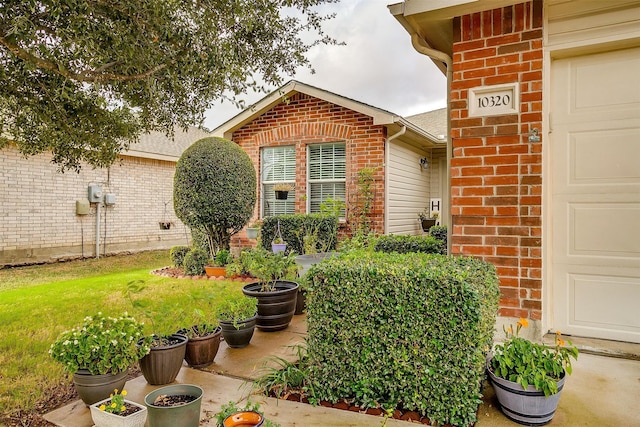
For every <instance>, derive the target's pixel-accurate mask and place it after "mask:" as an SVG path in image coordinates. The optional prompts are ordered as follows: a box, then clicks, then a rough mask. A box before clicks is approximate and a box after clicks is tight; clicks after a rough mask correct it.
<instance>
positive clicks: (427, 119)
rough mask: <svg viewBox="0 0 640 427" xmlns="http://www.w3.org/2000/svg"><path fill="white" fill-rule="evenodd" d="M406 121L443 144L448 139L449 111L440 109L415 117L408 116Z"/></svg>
mask: <svg viewBox="0 0 640 427" xmlns="http://www.w3.org/2000/svg"><path fill="white" fill-rule="evenodd" d="M406 119H407V120H408V121H410V122H411V123H413V124H415V125H416V126H419V127H421V128H422V129H424V130H426V131H427V132H429V133H430V134H431V135H434V136H436V137H437V138H438V139H440V140H442V141H443V142H444V141H445V140H446V138H447V109H446V108H440V109H438V110H433V111H427V112H424V113H420V114H415V115H413V116H407V117H406Z"/></svg>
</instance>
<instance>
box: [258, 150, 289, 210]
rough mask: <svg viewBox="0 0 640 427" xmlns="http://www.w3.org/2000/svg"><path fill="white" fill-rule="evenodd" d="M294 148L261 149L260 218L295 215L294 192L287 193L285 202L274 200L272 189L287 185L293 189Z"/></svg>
mask: <svg viewBox="0 0 640 427" xmlns="http://www.w3.org/2000/svg"><path fill="white" fill-rule="evenodd" d="M295 182H296V148H295V146H293V145H291V146H289V145H288V146H285V147H271V148H263V149H262V170H261V183H262V217H266V216H273V215H283V214H293V213H295V200H296V197H295V196H296V192H295V189H294V190H293V191H289V195H288V197H287V200H276V196H275V191H274V189H273V187H274V186H275V185H276V184H279V183H288V184H291V186H292V187H295Z"/></svg>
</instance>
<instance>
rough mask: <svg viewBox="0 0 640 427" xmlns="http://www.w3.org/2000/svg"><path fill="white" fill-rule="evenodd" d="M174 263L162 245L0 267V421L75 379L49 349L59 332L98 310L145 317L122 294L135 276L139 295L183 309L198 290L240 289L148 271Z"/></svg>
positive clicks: (233, 284) (238, 285)
mask: <svg viewBox="0 0 640 427" xmlns="http://www.w3.org/2000/svg"><path fill="white" fill-rule="evenodd" d="M169 264H170V262H169V256H168V251H160V252H145V253H142V254H137V255H126V256H117V257H106V258H101V259H98V260H96V259H91V260H85V261H71V262H66V263H58V264H48V265H40V266H30V267H20V268H13V269H3V270H0V325H1V328H0V419H2V418H3V417H4V416H6V415H8V414H9V413H10V412H13V411H17V410H19V409H22V410H26V411H30V410H31V409H33V408H34V406H35V403H36V402H37V401H38V400H39V399H40V398H42V396H43V393H44V392H46V390H47V389H48V388H51V387H54V386H55V385H56V384H59V383H60V382H61V381H65V380H67V379H68V378H69V376H68V375H67V374H66V373H65V372H64V371H63V370H62V367H61V366H60V365H59V364H57V363H56V362H54V361H53V360H52V359H51V358H50V357H49V354H48V350H49V346H50V345H51V343H52V342H53V341H54V340H55V339H56V338H57V336H58V335H59V334H60V333H61V332H63V331H64V330H67V329H69V328H71V327H74V326H76V325H78V324H80V323H81V321H82V319H83V318H84V317H85V316H88V315H92V314H95V313H96V312H98V311H102V312H103V313H105V314H107V315H114V316H116V315H120V314H122V313H123V312H125V311H128V312H129V313H130V314H133V315H134V316H135V317H136V318H138V319H139V320H142V321H144V320H145V319H144V318H143V317H142V316H141V315H140V314H139V313H137V312H136V311H135V310H134V309H133V308H132V306H131V303H130V302H129V301H128V300H127V298H126V297H125V295H124V294H123V291H125V290H126V288H127V284H128V283H129V282H132V281H135V280H142V281H144V282H145V284H146V286H147V288H146V289H145V291H144V292H143V294H141V295H140V296H141V297H144V298H146V299H149V300H151V301H152V302H153V304H158V305H159V304H160V303H163V304H172V305H173V306H174V307H176V308H177V309H180V308H183V309H185V310H190V309H191V306H192V305H193V300H192V299H191V298H190V297H189V294H190V293H191V292H192V291H196V292H197V291H200V290H213V291H214V295H216V296H218V295H219V294H220V292H219V291H221V290H222V289H225V288H232V289H233V290H234V291H235V290H237V292H240V289H241V287H242V284H241V283H239V282H231V281H225V282H218V281H215V282H213V281H207V280H189V279H170V278H163V277H159V276H154V275H151V274H149V271H150V270H152V269H155V268H159V267H163V266H166V265H169ZM145 326H146V327H149V323H146V325H145ZM178 326H181V325H176V329H177V328H178Z"/></svg>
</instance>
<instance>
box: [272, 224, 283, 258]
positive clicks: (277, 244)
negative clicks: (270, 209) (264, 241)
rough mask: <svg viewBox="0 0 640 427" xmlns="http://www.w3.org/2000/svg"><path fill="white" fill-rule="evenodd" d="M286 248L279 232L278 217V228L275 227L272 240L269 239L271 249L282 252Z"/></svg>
mask: <svg viewBox="0 0 640 427" xmlns="http://www.w3.org/2000/svg"><path fill="white" fill-rule="evenodd" d="M286 250H287V242H285V241H284V239H283V238H282V233H281V232H280V219H278V228H277V229H276V234H275V235H274V236H273V240H272V241H271V251H272V252H284V251H286Z"/></svg>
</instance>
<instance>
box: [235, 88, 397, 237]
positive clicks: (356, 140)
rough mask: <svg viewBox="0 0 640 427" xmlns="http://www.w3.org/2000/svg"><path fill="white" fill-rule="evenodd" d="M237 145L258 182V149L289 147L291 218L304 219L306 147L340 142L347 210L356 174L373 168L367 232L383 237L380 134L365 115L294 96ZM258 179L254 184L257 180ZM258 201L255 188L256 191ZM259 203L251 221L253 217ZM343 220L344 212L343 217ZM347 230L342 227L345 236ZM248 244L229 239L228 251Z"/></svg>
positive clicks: (238, 137)
mask: <svg viewBox="0 0 640 427" xmlns="http://www.w3.org/2000/svg"><path fill="white" fill-rule="evenodd" d="M232 140H233V141H234V142H236V143H238V144H239V145H240V146H241V147H242V148H243V149H244V150H245V151H246V152H247V153H248V154H249V156H250V157H251V160H252V161H253V164H254V165H255V167H256V173H257V174H258V177H260V149H261V148H263V147H274V146H280V145H295V146H296V160H297V164H298V168H297V171H296V194H297V200H296V213H306V201H305V199H304V198H302V197H301V196H302V195H305V194H306V193H307V145H309V144H314V143H323V142H324V143H326V142H345V143H346V156H347V171H346V176H347V178H346V181H347V182H346V191H347V200H348V210H349V209H350V208H352V207H353V206H354V204H355V203H357V183H358V171H359V170H360V169H362V168H364V167H376V168H377V169H376V173H375V184H374V206H373V210H372V212H371V215H370V220H371V227H372V229H373V230H375V231H376V232H377V233H383V232H384V208H385V198H384V166H383V165H384V159H385V151H384V150H385V140H386V128H385V127H384V126H380V125H374V124H373V119H372V118H371V117H369V116H367V115H364V114H361V113H358V112H356V111H352V110H349V109H346V108H344V107H341V106H339V105H336V104H332V103H330V102H327V101H324V100H322V99H318V98H314V97H311V96H309V95H306V94H303V93H297V94H295V95H293V96H291V97H289V98H288V99H287V101H286V102H282V103H280V104H278V105H277V106H275V107H274V108H272V109H271V110H269V111H267V112H266V113H264V114H263V115H261V116H260V117H258V118H256V119H254V120H253V121H251V122H250V123H248V124H246V125H245V126H243V127H242V128H240V129H238V130H237V131H236V132H234V133H233V136H232ZM258 179H260V178H258ZM258 198H260V185H258ZM259 209H260V205H259V203H258V204H257V205H256V210H255V213H254V218H258V217H259V213H260V212H259ZM348 214H349V212H348ZM351 222H352V221H351V220H349V224H347V225H346V226H345V227H343V230H346V232H348V229H349V226H350V225H352V224H351ZM252 243H253V241H249V240H248V239H246V236H245V234H244V233H240V234H238V235H236V236H234V238H233V240H232V245H233V246H242V247H244V246H250V245H251V244H252Z"/></svg>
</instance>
